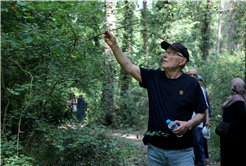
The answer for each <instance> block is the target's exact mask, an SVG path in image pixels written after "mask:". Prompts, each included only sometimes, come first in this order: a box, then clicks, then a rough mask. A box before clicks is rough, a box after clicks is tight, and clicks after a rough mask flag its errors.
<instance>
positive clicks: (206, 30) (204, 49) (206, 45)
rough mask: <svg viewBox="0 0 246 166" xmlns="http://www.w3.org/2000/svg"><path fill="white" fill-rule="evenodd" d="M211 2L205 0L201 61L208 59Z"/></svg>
mask: <svg viewBox="0 0 246 166" xmlns="http://www.w3.org/2000/svg"><path fill="white" fill-rule="evenodd" d="M211 3H212V1H211V0H207V12H206V14H205V22H204V25H205V27H204V30H203V42H204V45H203V46H202V53H203V59H204V60H205V61H207V60H208V57H209V47H210V45H209V39H210V21H211Z"/></svg>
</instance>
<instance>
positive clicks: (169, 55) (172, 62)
mask: <svg viewBox="0 0 246 166" xmlns="http://www.w3.org/2000/svg"><path fill="white" fill-rule="evenodd" d="M177 54H179V55H182V54H181V53H180V52H178V51H175V50H174V49H173V48H172V47H168V48H167V50H166V52H165V54H164V55H163V60H162V68H163V69H176V68H178V67H179V64H180V62H181V60H182V57H181V56H179V55H177Z"/></svg>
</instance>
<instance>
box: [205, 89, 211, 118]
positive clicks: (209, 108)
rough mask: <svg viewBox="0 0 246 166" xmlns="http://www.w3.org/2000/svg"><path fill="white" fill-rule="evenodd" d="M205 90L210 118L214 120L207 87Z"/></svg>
mask: <svg viewBox="0 0 246 166" xmlns="http://www.w3.org/2000/svg"><path fill="white" fill-rule="evenodd" d="M204 90H205V94H206V100H207V103H208V111H209V118H210V120H212V112H211V107H210V103H209V99H208V93H207V91H206V89H204Z"/></svg>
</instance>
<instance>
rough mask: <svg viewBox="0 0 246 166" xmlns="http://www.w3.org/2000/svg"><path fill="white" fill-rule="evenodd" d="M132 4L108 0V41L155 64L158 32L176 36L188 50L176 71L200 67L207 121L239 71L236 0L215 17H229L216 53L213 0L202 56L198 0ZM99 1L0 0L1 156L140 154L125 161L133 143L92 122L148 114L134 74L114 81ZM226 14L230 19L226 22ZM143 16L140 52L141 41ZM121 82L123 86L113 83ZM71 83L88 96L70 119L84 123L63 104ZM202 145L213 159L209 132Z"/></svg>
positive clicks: (141, 119)
mask: <svg viewBox="0 0 246 166" xmlns="http://www.w3.org/2000/svg"><path fill="white" fill-rule="evenodd" d="M136 6H137V5H136V2H130V1H129V3H126V2H123V1H117V4H116V8H115V9H114V10H113V11H114V13H115V15H116V20H117V21H116V30H115V31H116V32H117V41H118V43H119V45H120V46H123V48H124V52H125V50H131V51H130V52H125V54H126V55H127V56H128V57H129V59H130V60H131V61H132V62H133V63H134V64H135V65H138V66H141V67H145V64H146V62H147V63H148V67H149V68H153V69H158V68H160V67H161V63H162V52H161V51H162V49H161V47H160V43H161V42H162V41H163V40H167V41H170V42H180V43H185V46H186V47H187V48H188V50H189V52H190V56H191V58H190V62H189V63H188V64H187V66H186V68H185V69H184V72H185V71H187V70H188V69H189V68H191V67H192V68H193V67H194V68H196V69H197V70H198V71H199V74H200V75H201V76H202V77H203V79H204V85H205V87H206V89H207V91H208V95H209V98H210V102H211V106H212V116H213V120H214V124H216V122H217V121H218V120H219V119H220V117H221V114H222V111H221V109H220V105H221V104H222V103H223V101H224V100H225V99H226V98H227V97H228V95H229V94H230V81H231V80H232V79H233V78H235V77H240V78H243V77H244V72H245V68H244V64H245V60H244V58H243V56H244V54H245V52H244V51H243V43H245V42H244V40H245V37H243V36H242V35H244V34H245V31H243V30H244V27H245V10H244V8H245V5H244V2H234V8H233V10H232V11H231V12H230V11H229V10H227V9H224V10H223V15H222V18H223V16H224V20H222V21H223V24H225V25H233V26H231V27H232V29H233V30H234V31H233V32H234V33H233V34H232V37H233V42H231V45H232V47H231V48H232V49H229V51H228V52H227V47H229V46H230V45H228V44H227V43H228V42H227V41H228V40H229V34H227V31H228V30H229V29H228V28H229V26H228V27H226V26H225V27H224V29H223V28H222V39H221V43H222V44H221V47H222V49H221V52H220V54H217V53H216V52H215V51H214V50H215V43H216V37H217V34H216V33H217V23H216V22H217V17H218V13H220V11H218V10H219V7H218V6H219V3H218V2H214V4H213V6H212V10H211V12H212V13H211V14H212V16H213V17H212V20H211V21H212V24H211V34H210V36H211V39H210V44H211V48H210V50H209V51H210V57H209V59H208V61H206V62H205V61H203V60H201V59H202V58H201V53H202V51H201V43H203V42H201V38H202V34H201V30H202V28H203V27H202V23H203V21H204V15H205V14H206V2H202V1H192V2H191V1H190V2H184V1H177V2H176V1H175V2H173V1H172V2H168V1H153V3H152V4H151V5H149V6H148V10H147V20H143V18H142V17H141V12H143V10H142V9H138V8H137V7H136ZM104 7H105V2H104V1H99V2H96V1H69V2H65V1H41V2H35V1H3V2H1V13H2V15H1V62H2V63H1V96H2V98H1V110H2V111H1V122H2V125H1V135H2V139H1V145H2V146H1V152H2V156H1V164H2V165H81V164H84V165H116V164H119V165H133V163H134V164H136V165H137V164H139V165H141V164H142V165H145V164H146V163H141V162H139V161H137V160H136V156H134V158H133V163H128V161H127V160H126V157H131V156H133V154H132V149H134V148H136V147H135V146H133V145H132V144H131V143H129V142H124V143H125V145H123V143H122V144H121V141H120V140H118V139H114V138H112V137H110V136H109V135H110V134H111V132H110V131H109V130H108V129H106V128H105V127H102V126H101V125H102V124H103V125H107V126H109V125H110V126H111V127H115V128H131V129H133V128H135V129H146V126H147V119H148V98H147V91H146V90H145V89H143V88H140V87H139V85H138V82H136V81H135V80H132V81H129V79H127V81H126V82H123V81H122V79H121V78H120V76H119V75H120V74H121V66H120V65H119V64H118V63H117V62H116V60H115V59H114V58H113V57H112V54H105V53H104V50H105V48H104V40H103V35H102V32H103V31H104V30H105V29H110V27H107V26H110V25H106V23H105V12H104V11H105V9H104ZM129 8H130V9H131V10H130V11H129V10H127V9H129ZM198 9H199V10H198ZM225 17H226V18H225ZM227 18H228V19H227ZM229 18H232V19H231V20H234V22H230V23H229ZM240 18H242V19H240ZM145 21H147V23H148V38H149V40H148V41H149V59H148V60H146V58H145V51H144V44H143V43H144V42H143V35H144V26H143V24H142V23H143V22H145ZM222 27H223V26H222ZM223 32H224V33H223ZM225 32H226V33H225ZM240 32H243V33H240ZM127 41H128V43H127ZM123 78H124V77H123ZM122 85H126V86H128V89H123V88H122V89H120V88H119V87H122ZM71 91H72V92H75V95H76V96H78V95H79V94H83V96H84V98H85V99H86V100H87V103H88V110H87V115H86V116H87V120H86V123H85V124H79V123H77V122H75V124H76V125H75V126H81V125H83V127H76V128H74V127H71V126H70V125H69V123H70V121H71V119H72V117H73V113H72V111H71V110H70V109H69V107H68V104H67V100H68V98H69V97H70V96H69V94H70V93H71ZM212 130H213V129H212ZM143 133H145V132H143ZM154 134H162V133H158V132H157V133H154ZM211 146H212V147H213V148H212V153H213V154H214V155H215V156H216V157H215V160H219V153H217V152H218V149H219V141H218V138H217V137H216V136H215V137H213V136H212V139H211ZM134 153H137V152H134ZM134 155H135V154H134ZM142 155H146V154H142Z"/></svg>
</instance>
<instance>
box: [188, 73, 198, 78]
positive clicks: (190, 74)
mask: <svg viewBox="0 0 246 166" xmlns="http://www.w3.org/2000/svg"><path fill="white" fill-rule="evenodd" d="M188 75H189V76H192V75H193V76H195V77H196V76H197V74H193V73H189V74H188Z"/></svg>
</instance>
